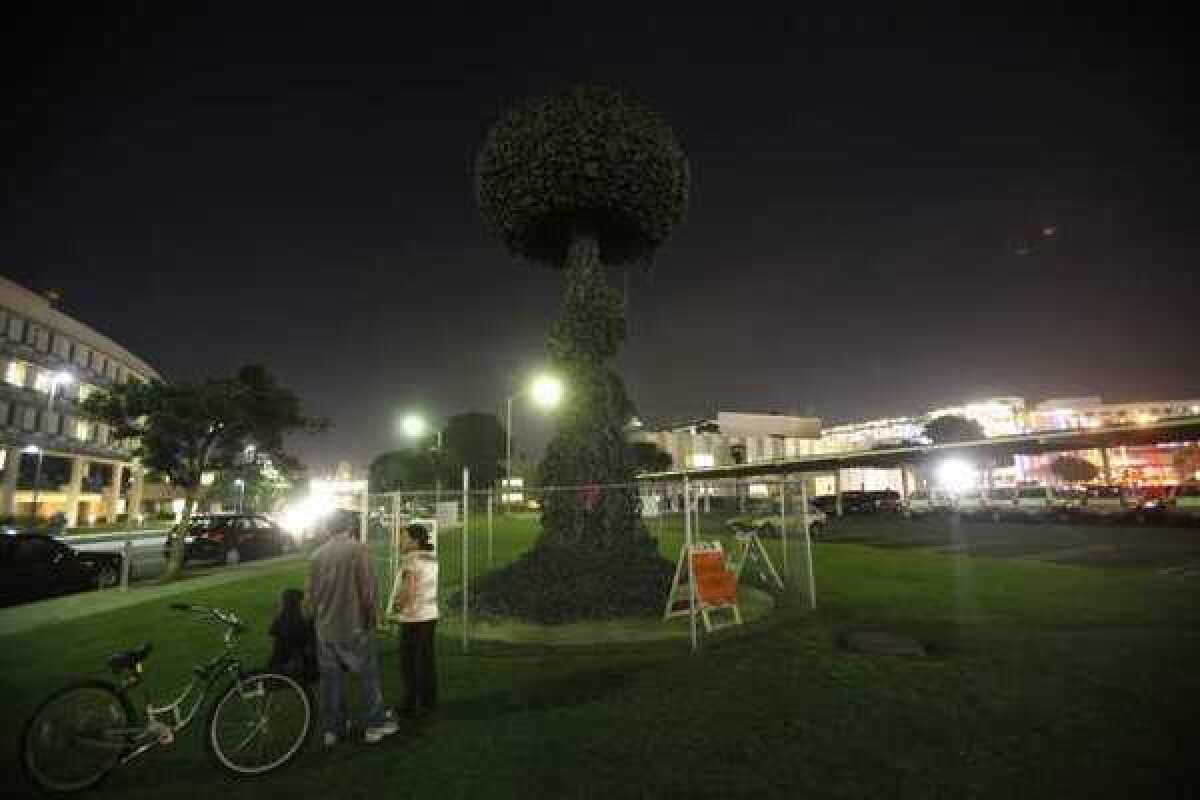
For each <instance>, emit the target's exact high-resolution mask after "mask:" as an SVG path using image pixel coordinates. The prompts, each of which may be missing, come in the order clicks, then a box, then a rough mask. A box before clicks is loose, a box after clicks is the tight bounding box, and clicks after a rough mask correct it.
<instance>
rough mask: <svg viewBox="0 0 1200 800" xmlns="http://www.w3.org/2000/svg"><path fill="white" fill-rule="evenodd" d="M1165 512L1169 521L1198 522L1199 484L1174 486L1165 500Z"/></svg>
mask: <svg viewBox="0 0 1200 800" xmlns="http://www.w3.org/2000/svg"><path fill="white" fill-rule="evenodd" d="M1166 511H1167V515H1168V516H1169V517H1170V518H1171V519H1174V520H1177V521H1183V522H1190V521H1194V520H1200V483H1183V484H1180V485H1179V486H1176V487H1175V488H1174V489H1173V490H1172V491H1171V495H1170V497H1169V498H1168V499H1167V507H1166Z"/></svg>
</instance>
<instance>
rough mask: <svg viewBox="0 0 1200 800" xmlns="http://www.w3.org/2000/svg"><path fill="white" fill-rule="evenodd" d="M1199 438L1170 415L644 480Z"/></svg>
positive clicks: (1199, 420)
mask: <svg viewBox="0 0 1200 800" xmlns="http://www.w3.org/2000/svg"><path fill="white" fill-rule="evenodd" d="M1196 440H1200V416H1194V417H1180V418H1177V419H1167V420H1161V421H1158V422H1152V423H1148V424H1145V425H1121V426H1115V427H1108V428H1082V429H1074V430H1066V431H1039V432H1034V433H1019V434H1013V435H1009V436H992V437H990V438H987V439H979V440H977V441H973V442H957V443H955V444H930V445H921V446H917V447H889V448H880V449H876V450H851V451H847V452H843V453H822V454H820V455H812V456H801V457H797V458H783V459H775V460H772V461H755V462H752V463H748V464H728V465H725V466H719V467H702V468H697V469H686V470H672V471H669V472H652V473H644V474H642V475H639V476H638V480H639V481H669V480H680V479H682V478H683V477H684V476H685V475H686V476H687V477H688V478H690V479H692V480H705V479H713V480H715V479H718V478H743V477H750V476H761V475H787V474H792V473H798V472H833V471H835V470H839V469H851V468H854V467H876V468H883V469H888V468H896V467H901V466H905V465H911V464H920V463H924V462H927V461H931V460H935V459H939V458H945V457H950V456H953V457H958V458H965V459H968V460H975V461H979V460H982V459H985V458H986V459H989V460H990V459H1003V458H1006V457H1009V456H1015V455H1037V454H1039V453H1061V452H1069V451H1073V450H1104V449H1108V448H1111V447H1135V446H1140V445H1154V444H1164V443H1169V442H1189V441H1196Z"/></svg>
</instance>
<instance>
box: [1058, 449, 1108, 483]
mask: <svg viewBox="0 0 1200 800" xmlns="http://www.w3.org/2000/svg"><path fill="white" fill-rule="evenodd" d="M1050 471H1051V472H1052V473H1054V475H1055V476H1056V477H1058V479H1059V480H1061V481H1064V482H1065V483H1086V482H1087V481H1094V480H1095V479H1096V476H1097V475H1099V474H1100V470H1099V468H1097V467H1096V465H1095V464H1093V463H1092V462H1090V461H1088V460H1087V459H1085V458H1080V457H1079V456H1072V455H1064V456H1059V457H1058V458H1056V459H1054V461H1052V462H1051V463H1050Z"/></svg>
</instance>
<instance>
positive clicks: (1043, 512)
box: [1013, 486, 1079, 520]
mask: <svg viewBox="0 0 1200 800" xmlns="http://www.w3.org/2000/svg"><path fill="white" fill-rule="evenodd" d="M1078 502H1079V494H1078V493H1077V492H1074V491H1072V490H1069V489H1053V488H1051V487H1049V486H1022V487H1020V488H1019V489H1017V502H1016V504H1015V505H1014V506H1013V513H1015V514H1017V515H1018V516H1020V517H1022V518H1023V519H1026V520H1047V519H1059V518H1062V517H1063V516H1064V515H1065V514H1067V513H1068V511H1069V510H1071V509H1073V508H1075V507H1076V506H1077V504H1078Z"/></svg>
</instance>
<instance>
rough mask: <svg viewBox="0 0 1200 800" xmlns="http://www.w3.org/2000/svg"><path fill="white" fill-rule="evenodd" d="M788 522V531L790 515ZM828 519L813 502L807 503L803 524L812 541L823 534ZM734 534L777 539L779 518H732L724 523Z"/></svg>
mask: <svg viewBox="0 0 1200 800" xmlns="http://www.w3.org/2000/svg"><path fill="white" fill-rule="evenodd" d="M788 516H789V521H788V530H789V531H791V530H792V529H793V524H794V523H793V522H792V520H793V519H794V517H792V516H791V515H790V514H789V515H788ZM828 520H829V517H828V516H827V515H826V514H825V512H824V511H822V510H821V509H819V508H817V507H816V504H815V503H813V502H810V503H809V509H808V513H807V514H805V515H804V523H803V524H805V525H807V526H808V535H809V536H810V537H811V538H813V539H819V538H820V537H821V534H823V533H824V532H825V525H826V523H827V522H828ZM725 524H726V525H727V526H728V527H729V529H730V530H732V531H733V532H734V533H740V532H742V531H750V530H754V531H755V532H757V533H758V535H759V536H760V537H762V538H764V539H779V538H781V537H780V535H779V517H778V516H762V517H755V516H742V517H734V518H733V519H730V520H729V521H728V522H726V523H725Z"/></svg>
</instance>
